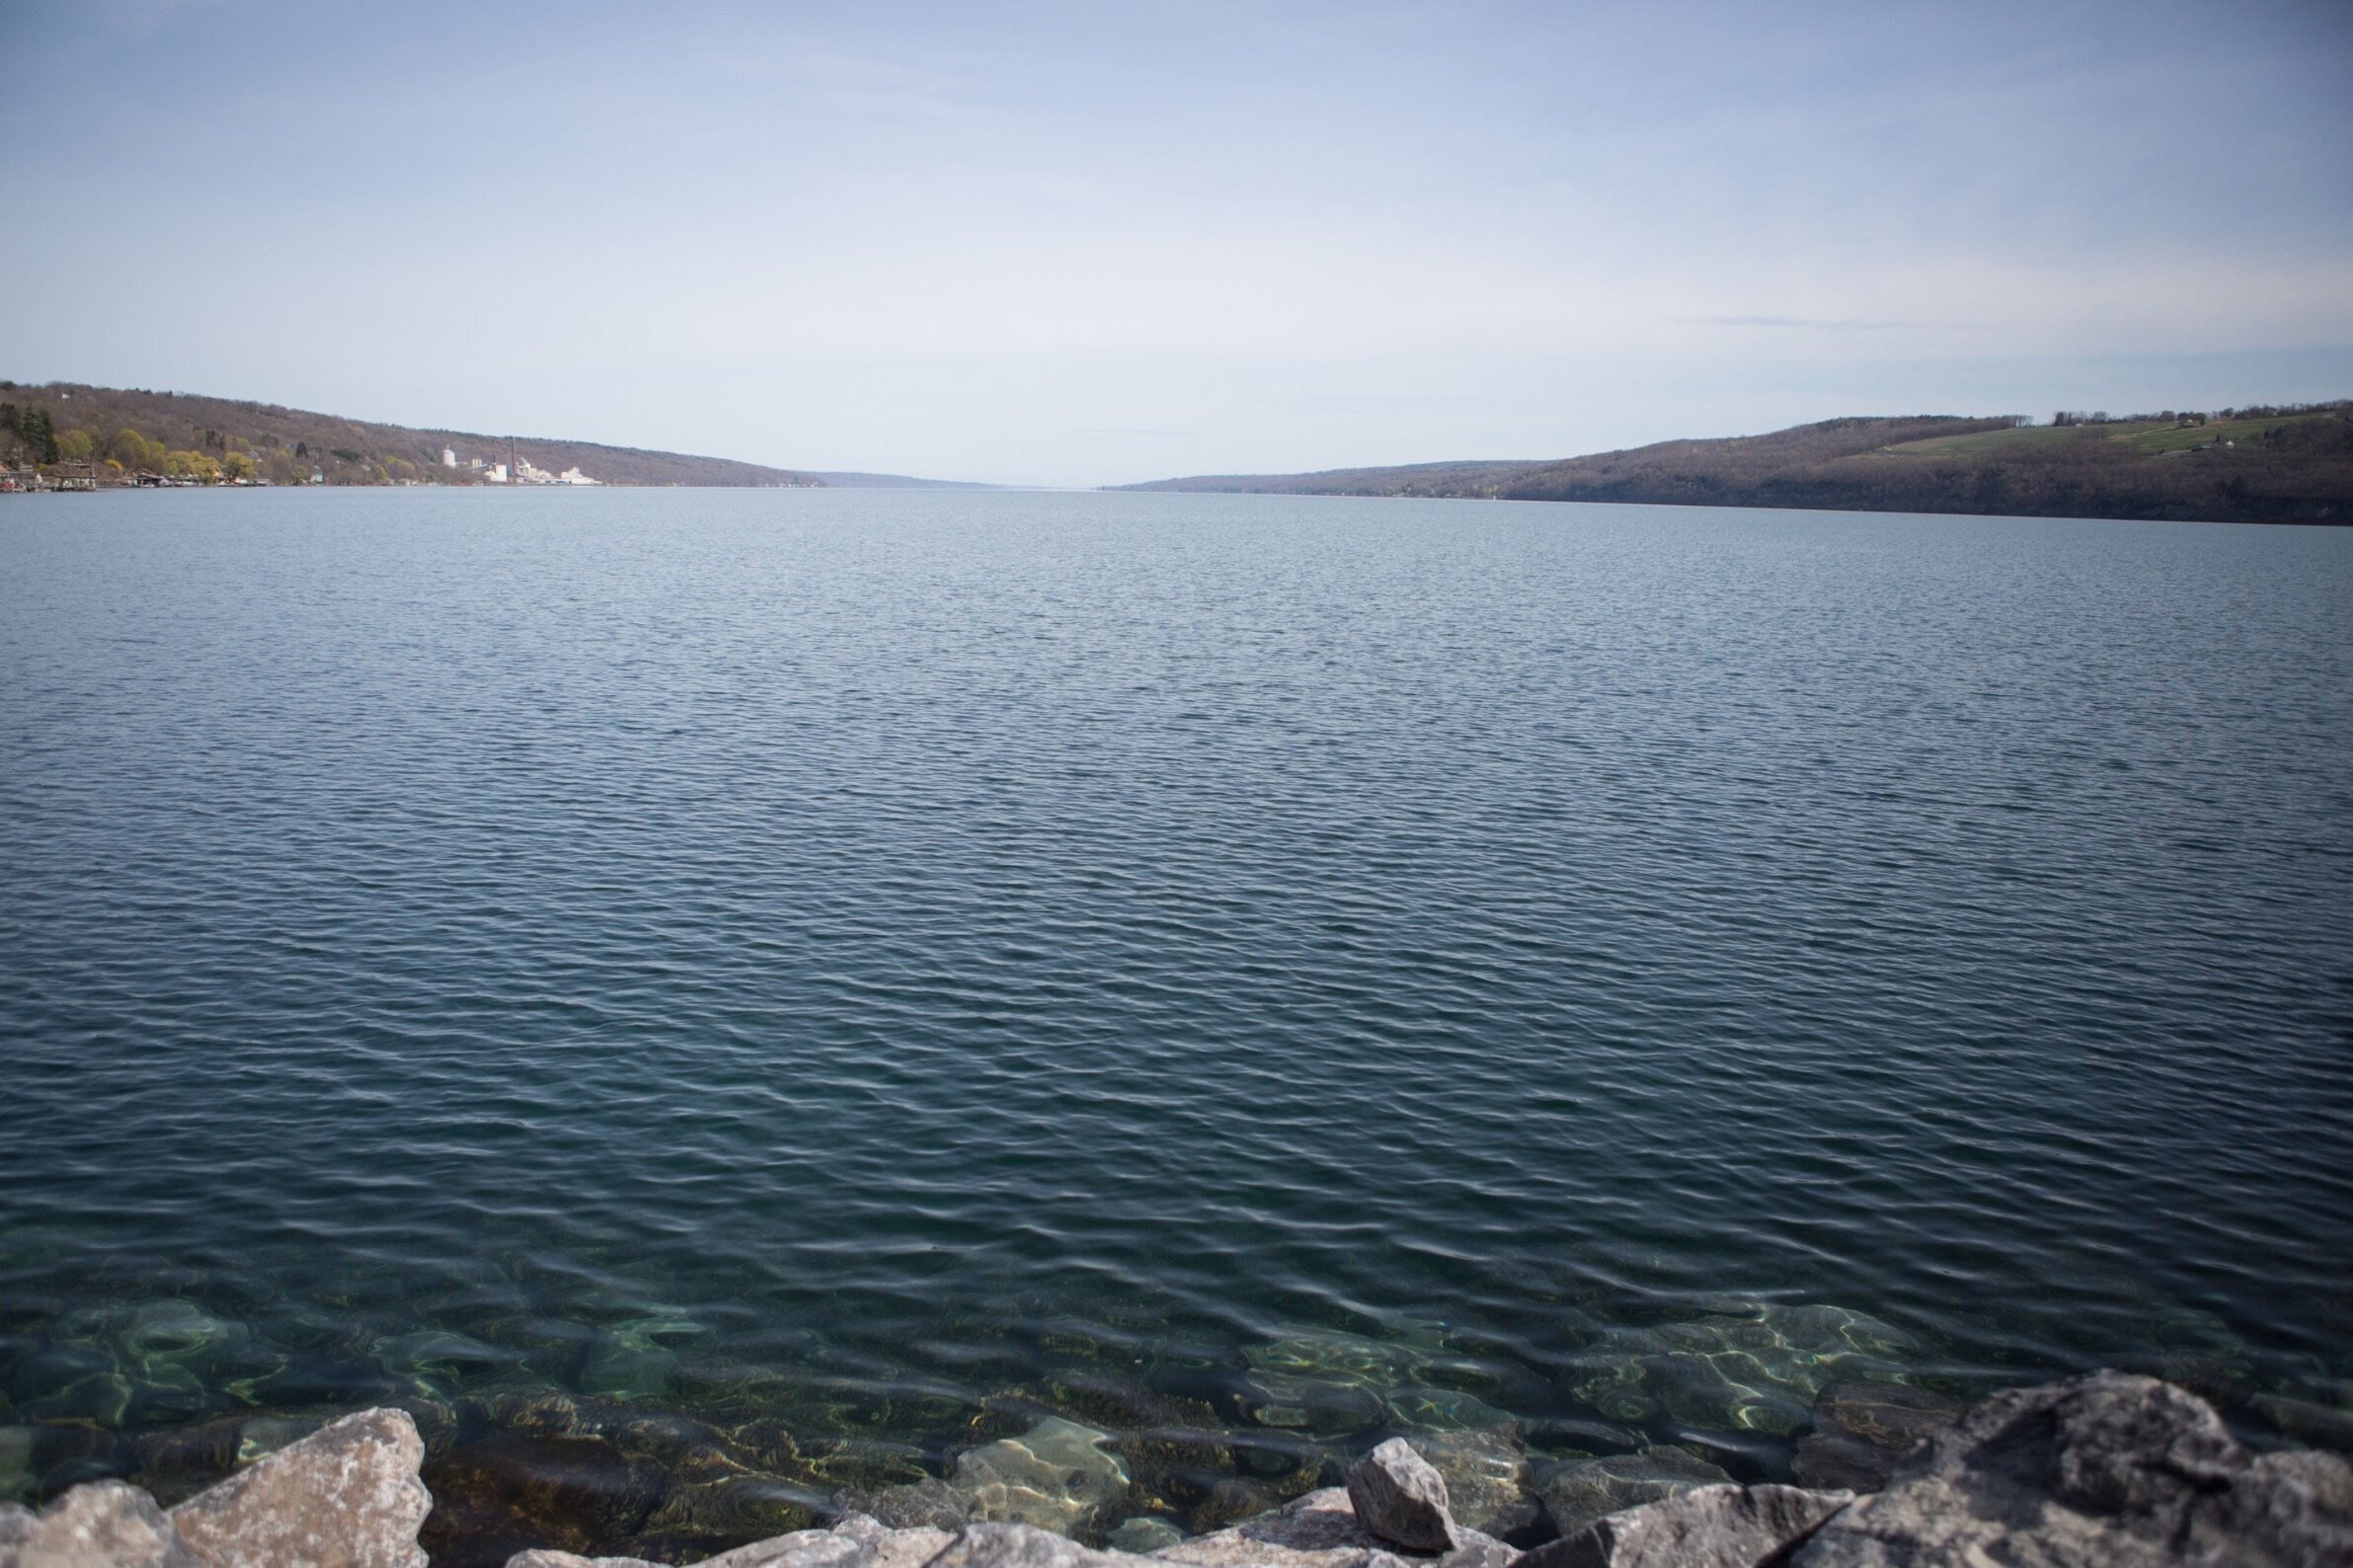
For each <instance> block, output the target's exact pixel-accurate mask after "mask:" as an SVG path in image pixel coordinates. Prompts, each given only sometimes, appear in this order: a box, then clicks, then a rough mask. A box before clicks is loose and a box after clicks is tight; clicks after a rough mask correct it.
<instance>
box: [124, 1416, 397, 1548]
mask: <svg viewBox="0 0 2353 1568" xmlns="http://www.w3.org/2000/svg"><path fill="white" fill-rule="evenodd" d="M424 1460H425V1443H424V1441H423V1440H422V1439H421V1438H419V1437H418V1435H417V1423H416V1422H414V1421H412V1420H411V1419H410V1418H409V1415H408V1413H407V1412H406V1411H402V1410H363V1411H361V1412H360V1413H359V1414H357V1415H353V1416H346V1417H344V1418H343V1419H342V1420H341V1421H338V1422H335V1423H333V1424H332V1425H330V1426H326V1427H322V1428H320V1429H319V1430H318V1431H317V1432H314V1433H312V1434H311V1435H310V1436H309V1437H306V1438H301V1439H298V1440H296V1441H295V1442H293V1443H289V1444H287V1445H286V1446H285V1447H284V1448H282V1449H279V1450H276V1451H275V1452H274V1453H270V1454H268V1455H266V1456H265V1457H263V1458H260V1459H257V1460H256V1461H255V1462H254V1463H253V1464H252V1465H251V1466H249V1467H248V1468H246V1469H243V1470H240V1471H238V1472H237V1473H236V1474H235V1475H232V1476H230V1477H229V1478H228V1479H227V1480H225V1481H223V1482H221V1483H220V1484H219V1485H218V1486H215V1487H212V1488H209V1489H208V1490H206V1491H202V1492H199V1493H197V1494H196V1496H195V1497H192V1498H190V1499H189V1500H188V1501H187V1502H185V1503H183V1504H181V1505H180V1506H179V1507H178V1508H175V1509H173V1510H172V1513H171V1519H172V1524H173V1525H174V1527H175V1528H176V1529H178V1530H179V1533H180V1538H181V1539H182V1540H183V1541H185V1542H187V1544H188V1549H189V1552H190V1554H191V1555H192V1556H193V1557H194V1558H195V1559H196V1561H197V1562H198V1563H200V1564H202V1565H203V1568H284V1565H286V1564H291V1563H301V1564H305V1565H307V1568H425V1549H424V1547H423V1546H421V1545H419V1544H418V1533H419V1530H420V1529H422V1528H423V1526H424V1524H425V1519H426V1515H427V1513H428V1512H429V1511H430V1510H431V1508H432V1497H431V1494H430V1493H429V1492H427V1490H426V1489H425V1483H424V1482H423V1481H422V1480H421V1479H419V1476H418V1470H419V1467H420V1466H421V1465H422V1464H423V1463H424Z"/></svg>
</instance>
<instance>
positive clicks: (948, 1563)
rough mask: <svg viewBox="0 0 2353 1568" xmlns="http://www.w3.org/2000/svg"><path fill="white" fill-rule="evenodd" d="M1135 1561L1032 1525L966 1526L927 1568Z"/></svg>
mask: <svg viewBox="0 0 2353 1568" xmlns="http://www.w3.org/2000/svg"><path fill="white" fill-rule="evenodd" d="M1136 1561H1137V1560H1136V1559H1135V1558H1133V1557H1125V1556H1122V1555H1120V1554H1119V1553H1117V1552H1108V1551H1090V1550H1089V1549H1088V1548H1086V1547H1084V1546H1081V1545H1079V1544H1078V1542H1076V1541H1074V1540H1072V1539H1070V1538H1069V1537H1068V1536H1066V1535H1057V1534H1056V1533H1054V1531H1052V1530H1049V1529H1038V1528H1037V1527H1036V1526H1034V1525H986V1524H983V1525H967V1526H965V1527H964V1529H961V1530H958V1531H957V1532H956V1538H955V1539H954V1540H951V1541H950V1542H948V1544H947V1545H946V1547H944V1548H943V1549H942V1550H941V1551H940V1554H939V1555H938V1556H936V1557H934V1558H932V1559H931V1568H1135V1565H1136Z"/></svg>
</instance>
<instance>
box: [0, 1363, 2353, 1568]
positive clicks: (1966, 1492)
mask: <svg viewBox="0 0 2353 1568" xmlns="http://www.w3.org/2000/svg"><path fill="white" fill-rule="evenodd" d="M1100 1437H1101V1435H1100V1434H1096V1433H1093V1432H1091V1431H1090V1430H1089V1429H1087V1428H1084V1427H1080V1426H1078V1425H1076V1424H1075V1423H1072V1422H1068V1421H1061V1420H1059V1419H1057V1418H1048V1419H1047V1420H1045V1421H1042V1422H1040V1423H1039V1425H1038V1426H1037V1427H1036V1428H1035V1429H1033V1430H1032V1431H1031V1432H1030V1433H1028V1434H1026V1435H1024V1436H1023V1437H1022V1438H1020V1439H1005V1440H1000V1441H998V1442H997V1443H993V1444H989V1445H986V1446H984V1447H982V1448H980V1449H977V1450H971V1451H969V1452H967V1453H966V1454H964V1455H963V1456H962V1457H961V1458H960V1460H959V1463H958V1466H957V1472H956V1475H955V1477H954V1481H953V1484H951V1483H950V1482H946V1481H939V1480H933V1481H930V1482H927V1483H924V1484H922V1485H915V1486H902V1487H894V1488H891V1489H889V1490H888V1491H886V1492H883V1493H878V1494H874V1495H872V1496H864V1495H845V1496H844V1497H843V1498H841V1499H839V1500H838V1505H837V1509H836V1513H835V1517H834V1518H833V1519H832V1521H831V1523H830V1524H829V1525H827V1526H825V1527H824V1528H815V1529H800V1530H794V1531H791V1532H789V1533H786V1534H782V1535H776V1536H771V1537H769V1538H767V1539H763V1540H757V1541H753V1542H751V1543H749V1544H746V1545H742V1546H737V1547H735V1548H733V1549H731V1550H727V1551H723V1552H721V1553H719V1554H718V1555H716V1556H712V1557H707V1558H705V1559H704V1562H705V1563H706V1564H707V1568H1148V1565H1151V1564H1159V1565H1161V1568H1773V1565H1782V1564H1786V1565H1788V1568H1947V1565H1949V1568H1985V1565H1988V1564H2021V1565H2037V1568H2100V1565H2118V1568H2159V1565H2174V1564H2183V1565H2199V1568H2209V1565H2211V1568H2241V1565H2243V1568H2314V1565H2319V1568H2326V1565H2337V1564H2344V1565H2353V1465H2349V1464H2348V1463H2347V1462H2346V1460H2344V1459H2343V1458H2341V1457H2339V1456H2337V1455H2335V1454H2331V1453H2326V1452H2322V1451H2318V1450H2284V1451H2277V1452H2264V1453H2258V1452H2255V1451H2253V1450H2248V1449H2247V1448H2246V1447H2244V1446H2243V1445H2241V1444H2240V1443H2238V1442H2237V1441H2236V1440H2235V1438H2233V1437H2232V1436H2231V1434H2230V1432H2229V1431H2228V1430H2227V1429H2226V1428H2225V1426H2224V1424H2223V1422H2222V1419H2221V1418H2220V1417H2219V1416H2218V1415H2217V1414H2216V1413H2215V1411H2214V1408H2213V1407H2212V1406H2211V1405H2209V1404H2207V1403H2206V1402H2205V1401H2204V1400H2203V1399H2201V1398H2199V1397H2198V1396H2197V1395H2195V1394H2193V1393H2190V1392H2189V1391H2187V1390H2186V1389H2183V1388H2180V1387H2177V1386H2175V1385H2173V1384H2170V1383H2166V1382H2162V1381H2159V1380H2157V1379H2156V1378H2152V1377H2143V1376H2136V1375H2131V1374H2126V1373H2121V1372H2097V1373H2093V1374H2091V1375H2088V1376H2084V1377H2078V1378H2074V1379H2070V1380H2069V1381H2066V1382H2060V1383H2053V1384H2048V1385H2045V1386H2043V1387H2039V1388H2028V1389H2019V1390H2013V1391H2010V1392H2007V1393H2001V1394H1997V1395H1995V1396H1993V1397H1991V1398H1989V1399H1986V1400H1983V1401H1981V1402H1980V1403H1978V1404H1977V1405H1975V1406H1972V1407H1970V1408H1969V1409H1967V1410H1965V1411H1962V1410H1957V1409H1955V1408H1953V1407H1952V1406H1951V1405H1949V1404H1948V1403H1946V1402H1944V1401H1942V1400H1940V1399H1938V1398H1936V1397H1935V1396H1933V1395H1928V1394H1924V1393H1922V1391H1920V1390H1917V1389H1911V1388H1908V1387H1906V1386H1904V1385H1898V1384H1887V1385H1863V1386H1859V1387H1855V1388H1850V1389H1846V1390H1844V1391H1843V1392H1842V1393H1840V1394H1839V1396H1838V1397H1837V1398H1836V1399H1835V1400H1833V1401H1832V1408H1831V1411H1830V1414H1829V1416H1828V1417H1827V1418H1826V1419H1825V1420H1823V1421H1821V1422H1820V1423H1819V1424H1818V1426H1817V1430H1816V1431H1815V1433H1814V1434H1813V1435H1811V1436H1809V1437H1808V1438H1807V1439H1806V1442H1805V1444H1804V1445H1802V1446H1801V1448H1800V1450H1799V1453H1798V1457H1797V1463H1796V1466H1795V1480H1796V1481H1797V1482H1798V1484H1795V1485H1778V1484H1758V1485H1740V1484H1738V1483H1735V1482H1733V1481H1732V1480H1731V1479H1730V1478H1729V1477H1727V1476H1724V1475H1723V1473H1722V1472H1721V1471H1715V1470H1713V1468H1712V1467H1711V1466H1708V1465H1707V1464H1706V1463H1705V1462H1704V1461H1703V1460H1700V1459H1698V1458H1696V1457H1695V1456H1694V1455H1691V1454H1689V1453H1687V1452H1686V1451H1685V1450H1644V1451H1643V1452H1641V1453H1636V1454H1627V1455H1615V1456H1609V1457H1604V1458H1597V1459H1591V1460H1584V1461H1576V1462H1574V1463H1571V1464H1567V1465H1556V1466H1553V1467H1551V1468H1550V1469H1549V1470H1548V1471H1546V1472H1545V1473H1543V1474H1541V1475H1536V1476H1531V1475H1529V1473H1528V1468H1527V1466H1526V1464H1525V1462H1524V1459H1516V1458H1515V1457H1514V1455H1513V1450H1511V1449H1510V1447H1509V1446H1508V1445H1507V1444H1503V1443H1499V1442H1496V1441H1493V1440H1492V1439H1491V1438H1483V1437H1482V1434H1480V1433H1478V1432H1475V1431H1474V1432H1462V1433H1450V1434H1443V1435H1439V1436H1436V1437H1416V1438H1412V1439H1406V1438H1391V1439H1389V1440H1388V1441H1386V1442H1384V1443H1382V1444H1381V1445H1380V1446H1379V1447H1378V1448H1376V1449H1374V1450H1373V1451H1372V1452H1371V1453H1369V1454H1367V1455H1365V1456H1364V1457H1363V1458H1362V1459H1360V1460H1359V1461H1358V1462H1357V1463H1356V1465H1355V1466H1354V1467H1353V1468H1351V1469H1350V1470H1349V1471H1348V1472H1347V1474H1346V1477H1345V1484H1344V1485H1342V1486H1333V1487H1325V1488H1323V1489H1321V1490H1318V1491H1313V1492H1309V1493H1307V1494H1306V1495H1304V1496H1302V1497H1298V1498H1295V1499H1294V1500H1293V1501H1291V1502H1289V1503H1287V1504H1285V1505H1283V1506H1282V1507H1280V1508H1278V1509H1275V1510H1273V1511H1271V1512H1266V1513H1261V1514H1258V1515H1256V1516H1254V1517H1251V1518H1249V1519H1246V1520H1243V1521H1242V1522H1240V1523H1238V1524H1234V1525H1231V1526H1229V1527H1227V1528H1225V1529H1217V1530H1214V1531H1210V1532H1208V1533H1206V1534H1199V1535H1194V1536H1190V1537H1185V1536H1181V1535H1180V1534H1179V1533H1178V1532H1177V1531H1176V1530H1175V1529H1174V1528H1173V1527H1170V1526H1168V1525H1167V1524H1166V1523H1165V1522H1164V1521H1158V1520H1152V1519H1131V1520H1128V1521H1126V1522H1124V1523H1123V1524H1122V1525H1121V1526H1120V1527H1119V1528H1118V1529H1114V1530H1112V1531H1111V1532H1110V1533H1109V1536H1108V1538H1107V1543H1106V1545H1105V1546H1103V1547H1093V1546H1088V1545H1084V1544H1081V1543H1080V1542H1079V1541H1078V1540H1076V1539H1074V1538H1072V1534H1071V1531H1072V1530H1074V1529H1079V1528H1081V1527H1082V1525H1083V1523H1084V1522H1085V1521H1087V1520H1088V1519H1089V1518H1090V1517H1092V1516H1093V1515H1094V1514H1095V1513H1096V1511H1097V1510H1098V1509H1099V1508H1100V1507H1101V1506H1102V1505H1103V1504H1104V1503H1105V1502H1106V1501H1108V1500H1111V1499H1113V1498H1115V1497H1116V1494H1117V1490H1118V1488H1119V1485H1120V1473H1119V1468H1118V1461H1117V1460H1116V1459H1115V1458H1113V1457H1112V1456H1111V1455H1109V1454H1108V1453H1106V1452H1105V1451H1104V1450H1103V1449H1102V1448H1101V1447H1100V1444H1099V1439H1100ZM424 1464H425V1445H424V1443H423V1441H422V1439H421V1438H420V1437H419V1435H418V1431H417V1426H416V1423H415V1422H414V1421H413V1420H412V1419H411V1418H410V1416H409V1415H408V1414H406V1413H405V1412H403V1411H399V1410H392V1409H377V1410H368V1411H362V1412H360V1413H358V1414H356V1415H352V1416H347V1417H345V1418H344V1419H342V1420H340V1421H337V1422H335V1423H333V1424H332V1425H329V1426H327V1427H325V1428H323V1429H322V1430H320V1431H317V1432H315V1433H312V1434H311V1435H309V1436H307V1437H304V1438H302V1439H300V1440H299V1441H296V1442H293V1443H291V1444H289V1445H288V1446H287V1447H285V1448H283V1449H280V1450H277V1451H276V1452H274V1453H271V1454H268V1455H266V1456H264V1457H262V1458H260V1459H258V1460H256V1461H255V1462H254V1463H252V1464H250V1465H248V1466H247V1467H246V1468H244V1469H242V1470H240V1471H239V1472H238V1473H237V1474H235V1475H233V1476H231V1477H230V1478H229V1479H228V1480H225V1481H223V1482H221V1483H219V1484H218V1485H216V1486H213V1487H210V1488H208V1489H207V1490H205V1491H202V1492H200V1493H198V1494H196V1496H195V1497H192V1498H190V1499H188V1500H187V1501H185V1502H183V1503H181V1504H179V1505H178V1506H176V1507H174V1508H172V1509H170V1510H168V1511H167V1510H165V1509H164V1508H163V1507H161V1506H160V1505H159V1504H158V1503H157V1502H156V1500H155V1499H154V1498H153V1497H151V1496H150V1495H148V1494H147V1493H146V1492H144V1491H141V1490H140V1489H139V1488H137V1487H134V1486H131V1485H129V1484H127V1483H126V1482H122V1481H118V1480H108V1481H98V1482H91V1483H86V1484H84V1485H80V1486H76V1487H74V1488H72V1489H71V1490H70V1491H67V1492H66V1493H64V1494H63V1495H62V1496H60V1497H58V1498H56V1499H55V1500H53V1501H52V1502H50V1503H49V1504H48V1506H47V1507H45V1508H43V1509H42V1510H40V1511H39V1513H35V1512H33V1511H31V1510H29V1509H24V1508H20V1507H15V1506H13V1505H12V1506H5V1507H0V1568H425V1564H426V1563H427V1561H428V1557H427V1552H426V1548H425V1546H424V1545H423V1544H422V1543H421V1539H420V1537H421V1534H422V1532H423V1531H424V1529H425V1525H426V1520H427V1517H428V1515H429V1514H430V1513H431V1511H432V1509H433V1506H434V1502H435V1500H434V1498H433V1496H432V1494H431V1492H430V1491H429V1490H428V1488H427V1485H426V1482H425V1480H424V1476H423V1471H424ZM1056 1527H1059V1529H1058V1528H1056ZM1155 1527H1156V1528H1155ZM1507 1536H1510V1537H1512V1538H1511V1539H1507V1538H1506V1537H1507ZM1538 1537H1548V1538H1541V1539H1539V1538H1538ZM508 1568H663V1565H660V1564H655V1563H651V1562H649V1561H648V1560H647V1559H643V1558H636V1557H585V1556H581V1555H577V1554H575V1553H573V1552H570V1551H566V1550H560V1549H555V1548H552V1547H530V1548H527V1549H524V1550H522V1551H520V1552H517V1553H515V1554H513V1555H511V1556H510V1558H509V1559H508Z"/></svg>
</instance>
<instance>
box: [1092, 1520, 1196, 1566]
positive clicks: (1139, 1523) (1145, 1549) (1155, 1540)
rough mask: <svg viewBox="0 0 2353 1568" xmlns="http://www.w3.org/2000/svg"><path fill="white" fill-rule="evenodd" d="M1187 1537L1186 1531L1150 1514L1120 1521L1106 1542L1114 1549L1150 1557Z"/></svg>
mask: <svg viewBox="0 0 2353 1568" xmlns="http://www.w3.org/2000/svg"><path fill="white" fill-rule="evenodd" d="M1184 1538H1185V1532H1184V1531H1183V1530H1181V1529H1177V1528H1176V1526H1175V1525H1174V1524H1172V1523H1171V1522H1169V1521H1168V1520H1165V1519H1155V1518H1153V1517H1152V1516H1150V1515H1148V1514H1142V1515H1137V1517H1136V1518H1134V1519H1125V1520H1122V1521H1120V1527H1119V1529H1115V1530H1113V1531H1112V1532H1111V1535H1110V1538H1109V1539H1108V1540H1107V1541H1106V1542H1105V1544H1107V1545H1109V1546H1110V1547H1111V1549H1112V1550H1113V1551H1125V1552H1133V1553H1135V1554H1136V1555H1137V1556H1138V1557H1148V1556H1150V1555H1151V1554H1152V1553H1153V1552H1156V1551H1158V1550H1160V1549H1161V1548H1162V1547H1164V1546H1174V1545H1176V1544H1177V1543H1178V1542H1180V1541H1182V1540H1183V1539H1184Z"/></svg>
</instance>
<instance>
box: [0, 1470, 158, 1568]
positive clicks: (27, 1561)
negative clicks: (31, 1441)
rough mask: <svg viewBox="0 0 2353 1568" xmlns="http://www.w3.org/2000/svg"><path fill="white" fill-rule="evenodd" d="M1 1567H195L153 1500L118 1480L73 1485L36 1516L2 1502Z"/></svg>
mask: <svg viewBox="0 0 2353 1568" xmlns="http://www.w3.org/2000/svg"><path fill="white" fill-rule="evenodd" d="M0 1568H199V1565H198V1563H197V1560H196V1558H195V1557H193V1556H191V1555H190V1554H189V1550H188V1547H187V1546H186V1545H185V1544H183V1543H182V1541H181V1539H180V1537H179V1535H178V1534H177V1533H175V1532H174V1530H173V1529H172V1522H171V1521H170V1520H169V1519H167V1518H165V1517H164V1511H163V1510H162V1509H160V1508H158V1507H156V1505H155V1499H154V1498H152V1497H149V1496H148V1495H147V1494H146V1493H144V1492H142V1491H140V1490H139V1489H138V1488H137V1487H135V1486H131V1485H129V1484H127V1483H126V1482H122V1481H93V1482H90V1483H89V1484H87V1485H83V1486H77V1487H75V1488H74V1489H73V1490H72V1491H70V1492H67V1493H66V1494H65V1495H64V1496H62V1497H59V1498H58V1499H56V1500H55V1501H54V1502H52V1503H50V1504H49V1506H48V1507H46V1508H44V1509H42V1510H41V1511H40V1512H39V1513H38V1514H36V1513H34V1512H33V1511H32V1510H31V1509H29V1508H20V1507H18V1506H17V1505H15V1504H13V1503H8V1504H0Z"/></svg>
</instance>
